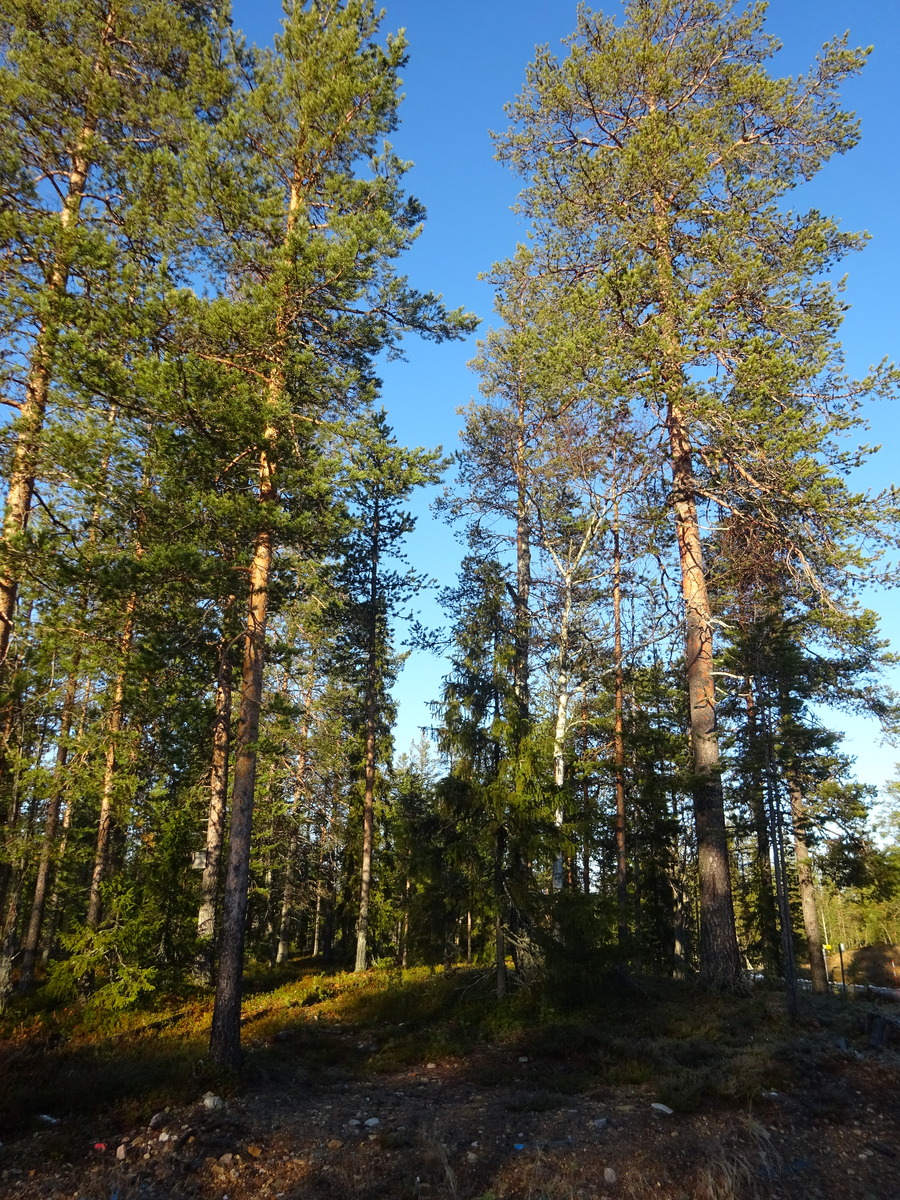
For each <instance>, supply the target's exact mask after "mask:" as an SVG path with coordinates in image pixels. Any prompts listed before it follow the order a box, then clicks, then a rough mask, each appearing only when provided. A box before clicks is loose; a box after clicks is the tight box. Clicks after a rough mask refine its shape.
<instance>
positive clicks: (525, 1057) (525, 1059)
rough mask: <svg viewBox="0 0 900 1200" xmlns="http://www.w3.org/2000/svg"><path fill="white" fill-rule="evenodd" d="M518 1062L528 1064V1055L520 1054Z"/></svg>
mask: <svg viewBox="0 0 900 1200" xmlns="http://www.w3.org/2000/svg"><path fill="white" fill-rule="evenodd" d="M519 1062H520V1063H527V1062H528V1055H527V1054H521V1055H519Z"/></svg>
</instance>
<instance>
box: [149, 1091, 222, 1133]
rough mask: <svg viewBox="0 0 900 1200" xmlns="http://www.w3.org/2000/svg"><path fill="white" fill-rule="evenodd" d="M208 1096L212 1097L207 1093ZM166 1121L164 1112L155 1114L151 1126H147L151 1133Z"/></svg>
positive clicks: (151, 1119)
mask: <svg viewBox="0 0 900 1200" xmlns="http://www.w3.org/2000/svg"><path fill="white" fill-rule="evenodd" d="M207 1095H212V1093H211V1092H207ZM204 1099H205V1097H204ZM165 1119H166V1114H165V1113H164V1112H158V1113H154V1114H153V1116H152V1117H151V1118H150V1124H149V1125H148V1126H147V1129H148V1130H150V1131H151V1132H152V1131H153V1130H154V1129H159V1127H160V1125H162V1124H163V1122H164V1121H165Z"/></svg>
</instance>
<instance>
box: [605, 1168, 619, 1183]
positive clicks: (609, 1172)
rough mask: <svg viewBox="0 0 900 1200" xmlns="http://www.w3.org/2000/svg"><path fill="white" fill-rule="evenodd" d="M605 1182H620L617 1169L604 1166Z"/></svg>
mask: <svg viewBox="0 0 900 1200" xmlns="http://www.w3.org/2000/svg"><path fill="white" fill-rule="evenodd" d="M603 1182H604V1183H618V1182H619V1177H618V1175H617V1174H616V1173H615V1171H614V1170H613V1169H612V1167H604V1168H603Z"/></svg>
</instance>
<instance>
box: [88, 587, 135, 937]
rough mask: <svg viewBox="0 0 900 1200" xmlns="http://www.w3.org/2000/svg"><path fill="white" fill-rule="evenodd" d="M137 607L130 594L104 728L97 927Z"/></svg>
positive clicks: (95, 876)
mask: <svg viewBox="0 0 900 1200" xmlns="http://www.w3.org/2000/svg"><path fill="white" fill-rule="evenodd" d="M136 607H137V597H136V596H135V595H134V594H132V595H131V596H130V597H129V600H128V606H127V609H126V616H125V628H124V629H123V630H122V637H121V640H120V642H119V669H118V671H117V672H116V682H115V687H114V689H113V702H112V708H111V709H110V714H109V725H108V727H107V742H106V762H105V766H104V771H103V792H102V795H101V798H100V819H99V822H98V824H97V845H96V847H95V850H94V865H93V867H92V869H91V886H90V894H89V896H88V909H87V918H86V920H87V924H88V926H89V927H90V928H91V929H96V928H97V926H98V925H99V924H100V901H101V887H102V884H103V881H104V879H105V878H106V869H107V865H108V862H109V850H110V841H111V838H112V828H113V808H114V795H115V784H116V765H117V755H118V749H119V745H118V742H119V734H120V733H121V732H122V724H123V718H124V702H125V681H126V679H127V675H128V659H129V656H130V653H131V639H132V637H133V635H134V612H135V608H136Z"/></svg>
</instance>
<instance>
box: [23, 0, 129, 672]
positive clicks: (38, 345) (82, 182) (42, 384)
mask: <svg viewBox="0 0 900 1200" xmlns="http://www.w3.org/2000/svg"><path fill="white" fill-rule="evenodd" d="M115 24H116V9H115V5H113V4H110V5H109V6H108V7H107V10H106V19H105V24H104V27H103V32H102V34H101V40H100V47H99V51H98V54H97V58H96V59H95V61H94V68H93V70H94V74H95V75H99V74H100V72H102V71H103V70H104V69H105V56H106V49H107V47H108V46H109V44H110V42H111V41H112V38H113V36H114V31H115ZM86 111H87V117H86V119H85V122H84V126H83V128H82V130H81V133H80V136H79V137H78V140H77V142H76V144H75V147H74V149H73V151H72V166H71V170H70V172H69V177H68V181H67V186H66V193H65V196H64V197H63V201H62V208H61V210H60V214H59V226H60V232H59V237H58V239H57V244H56V250H55V252H54V256H53V259H52V261H51V263H50V264H49V266H48V269H47V276H46V279H47V284H46V292H47V315H46V317H45V318H44V320H43V323H42V324H41V325H40V326H39V328H38V330H37V335H36V338H35V342H34V347H33V349H32V353H31V361H30V364H29V370H28V378H27V381H26V385H25V400H24V403H23V405H22V410H21V416H20V417H19V419H18V420H17V422H16V440H15V445H14V447H13V453H12V464H11V466H10V473H9V490H8V492H7V497H6V510H5V513H4V519H3V550H4V555H3V558H4V568H3V570H2V572H0V669H2V667H3V665H4V664H5V663H6V658H7V654H8V652H9V642H10V637H11V635H12V630H13V622H14V619H15V608H16V596H17V594H18V588H19V572H18V571H17V569H16V568H15V566H14V558H13V553H14V548H15V545H16V542H17V540H18V538H19V537H20V536H21V535H22V534H23V533H24V532H25V529H26V527H27V525H28V517H29V513H30V510H31V501H32V498H33V496H34V484H35V474H36V471H37V461H38V448H39V438H40V434H41V429H42V428H43V424H44V414H45V412H46V409H47V398H48V396H49V394H50V382H51V379H52V374H53V357H54V353H55V349H56V339H57V332H58V331H57V321H58V313H59V305H60V302H61V300H62V298H63V297H64V296H65V293H66V289H67V287H68V283H69V272H70V262H71V254H72V245H71V241H72V238H71V234H72V231H73V230H74V229H75V227H76V225H77V223H78V217H79V214H80V212H81V205H82V201H83V200H84V195H85V190H86V186H87V179H88V174H89V172H90V168H91V160H90V147H91V142H92V141H93V139H94V137H95V135H96V132H97V121H98V114H97V113H96V112H95V111H94V105H93V104H92V102H91V101H90V100H89V101H88V104H87V106H86Z"/></svg>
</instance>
